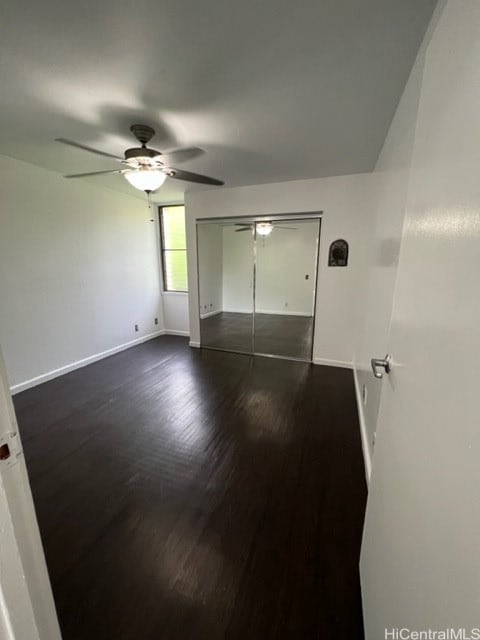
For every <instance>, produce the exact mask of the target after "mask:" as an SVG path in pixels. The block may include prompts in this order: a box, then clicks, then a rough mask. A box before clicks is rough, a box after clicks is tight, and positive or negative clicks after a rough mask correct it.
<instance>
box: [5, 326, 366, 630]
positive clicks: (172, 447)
mask: <svg viewBox="0 0 480 640" xmlns="http://www.w3.org/2000/svg"><path fill="white" fill-rule="evenodd" d="M14 400H15V405H16V409H17V415H18V420H19V424H20V429H21V432H22V436H23V442H24V449H25V454H26V459H27V465H28V469H29V474H30V479H31V483H32V491H33V495H34V500H35V505H36V509H37V514H38V519H39V524H40V529H41V533H42V538H43V542H44V547H45V553H46V558H47V563H48V566H49V570H50V575H51V579H52V585H53V589H54V595H55V599H56V603H57V608H58V613H59V618H60V622H61V627H62V632H63V636H64V640H84V639H87V638H88V639H89V638H92V639H95V640H106V639H109V640H110V639H113V638H115V640H117V639H118V640H122V639H124V640H133V639H135V640H137V639H138V640H162V639H163V638H165V639H167V638H168V639H169V640H186V639H189V640H190V639H191V640H194V639H195V640H197V639H202V640H203V639H213V640H216V639H220V638H228V639H232V640H237V639H238V640H240V639H241V640H256V639H260V638H261V639H267V640H268V639H274V638H275V639H276V638H278V639H283V638H289V639H290V638H312V639H313V638H315V639H317V638H321V639H323V638H325V639H331V638H335V639H337V638H345V639H347V638H348V639H349V640H350V639H351V640H356V639H361V638H363V633H362V619H361V605H360V591H359V578H358V556H359V548H360V539H361V528H362V522H363V514H364V508H365V500H366V488H365V481H364V472H363V463H362V454H361V444H360V437H359V427H358V420H357V414H356V406H355V397H354V388H353V380H352V373H351V371H348V370H344V369H337V368H326V367H318V366H312V365H309V364H305V363H300V362H290V361H282V360H275V359H271V358H261V357H251V356H243V355H238V354H231V353H224V352H218V351H209V350H198V349H190V348H189V347H188V345H187V341H186V340H185V339H183V338H178V337H170V336H164V337H161V338H158V339H155V340H152V341H150V342H148V343H145V344H143V345H139V346H137V347H135V348H133V349H130V350H128V351H125V352H122V353H119V354H117V355H115V356H112V357H111V358H108V359H105V360H102V361H100V362H97V363H95V364H93V365H90V366H88V367H85V368H83V369H79V370H77V371H74V372H72V373H70V374H68V375H66V376H63V377H62V378H58V379H56V380H53V381H51V382H48V383H46V384H44V385H41V386H39V387H36V388H34V389H31V390H29V391H26V392H24V393H22V394H18V395H17V396H15V399H14Z"/></svg>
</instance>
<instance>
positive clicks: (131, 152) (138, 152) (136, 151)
mask: <svg viewBox="0 0 480 640" xmlns="http://www.w3.org/2000/svg"><path fill="white" fill-rule="evenodd" d="M160 155H162V154H161V153H160V151H155V149H148V148H147V147H133V148H132V149H127V150H126V151H125V160H131V159H132V158H135V159H137V158H156V157H157V156H160Z"/></svg>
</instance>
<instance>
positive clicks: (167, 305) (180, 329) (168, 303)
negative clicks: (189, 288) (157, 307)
mask: <svg viewBox="0 0 480 640" xmlns="http://www.w3.org/2000/svg"><path fill="white" fill-rule="evenodd" d="M162 305H163V322H164V325H165V333H168V334H171V335H178V336H189V335H190V326H189V322H188V293H183V292H182V291H163V293H162Z"/></svg>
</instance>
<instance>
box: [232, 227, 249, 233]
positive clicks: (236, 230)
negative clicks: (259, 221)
mask: <svg viewBox="0 0 480 640" xmlns="http://www.w3.org/2000/svg"><path fill="white" fill-rule="evenodd" d="M251 230H252V227H244V228H243V229H235V233H238V232H239V231H251Z"/></svg>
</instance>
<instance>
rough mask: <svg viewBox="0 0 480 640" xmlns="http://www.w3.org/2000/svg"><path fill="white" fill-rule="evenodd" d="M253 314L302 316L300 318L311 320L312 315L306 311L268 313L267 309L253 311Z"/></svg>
mask: <svg viewBox="0 0 480 640" xmlns="http://www.w3.org/2000/svg"><path fill="white" fill-rule="evenodd" d="M255 313H266V314H268V315H270V316H302V318H303V317H305V318H313V313H308V311H270V310H269V309H255Z"/></svg>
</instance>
